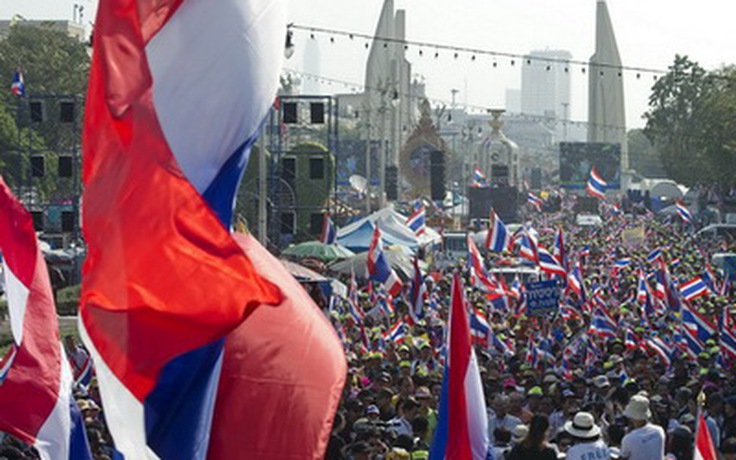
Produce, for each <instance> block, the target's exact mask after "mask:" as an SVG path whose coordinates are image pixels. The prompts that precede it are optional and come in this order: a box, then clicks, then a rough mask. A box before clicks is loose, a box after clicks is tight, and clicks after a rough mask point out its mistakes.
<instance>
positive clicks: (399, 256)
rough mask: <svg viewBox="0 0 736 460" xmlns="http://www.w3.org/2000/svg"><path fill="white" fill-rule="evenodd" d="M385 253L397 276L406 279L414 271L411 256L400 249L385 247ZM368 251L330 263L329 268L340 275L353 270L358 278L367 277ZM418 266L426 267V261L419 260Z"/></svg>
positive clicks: (424, 268)
mask: <svg viewBox="0 0 736 460" xmlns="http://www.w3.org/2000/svg"><path fill="white" fill-rule="evenodd" d="M383 252H384V254H385V255H386V259H387V260H388V263H389V264H390V265H391V267H393V269H394V270H396V273H397V274H398V275H399V277H400V278H401V279H402V280H403V281H406V280H408V279H410V278H411V276H412V274H413V273H414V265H413V262H412V258H411V257H409V256H407V255H406V254H403V253H402V252H401V251H396V250H390V249H386V250H384V251H383ZM367 260H368V252H361V253H360V254H357V255H355V256H353V257H351V258H349V259H345V260H342V261H339V262H333V263H332V264H330V266H329V269H330V270H331V271H333V272H335V273H339V274H341V275H349V274H350V273H351V272H355V276H357V277H359V278H368V263H367ZM419 268H421V269H422V270H426V269H427V263H426V262H423V261H421V260H420V261H419Z"/></svg>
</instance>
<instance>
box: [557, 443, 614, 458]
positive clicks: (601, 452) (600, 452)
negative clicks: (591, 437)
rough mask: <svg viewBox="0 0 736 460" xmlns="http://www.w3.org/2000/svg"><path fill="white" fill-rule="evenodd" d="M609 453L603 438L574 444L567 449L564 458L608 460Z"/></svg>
mask: <svg viewBox="0 0 736 460" xmlns="http://www.w3.org/2000/svg"><path fill="white" fill-rule="evenodd" d="M609 458H611V453H610V451H609V449H608V446H607V445H606V443H605V442H603V440H601V439H598V440H597V441H593V442H583V443H580V444H575V445H574V446H572V447H570V448H569V449H567V454H566V456H565V460H608V459H609Z"/></svg>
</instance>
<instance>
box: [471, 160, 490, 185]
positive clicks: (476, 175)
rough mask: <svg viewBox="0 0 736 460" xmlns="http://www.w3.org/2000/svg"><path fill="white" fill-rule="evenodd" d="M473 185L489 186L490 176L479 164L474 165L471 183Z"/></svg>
mask: <svg viewBox="0 0 736 460" xmlns="http://www.w3.org/2000/svg"><path fill="white" fill-rule="evenodd" d="M471 186H472V187H488V178H487V177H486V175H485V173H484V172H483V171H481V170H480V168H478V166H477V165H476V166H474V167H473V183H472V184H471Z"/></svg>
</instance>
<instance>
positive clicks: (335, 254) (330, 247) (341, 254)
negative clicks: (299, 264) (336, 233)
mask: <svg viewBox="0 0 736 460" xmlns="http://www.w3.org/2000/svg"><path fill="white" fill-rule="evenodd" d="M281 254H282V255H284V256H288V257H290V258H293V259H302V258H305V257H313V258H315V259H319V260H324V261H327V262H331V261H333V260H340V259H347V258H349V257H352V256H354V255H355V253H354V252H353V251H351V250H350V249H347V248H345V247H343V246H340V245H339V244H324V243H322V242H321V241H307V242H304V243H299V244H297V245H294V246H290V247H288V248H286V249H285V250H284V251H283V252H282V253H281Z"/></svg>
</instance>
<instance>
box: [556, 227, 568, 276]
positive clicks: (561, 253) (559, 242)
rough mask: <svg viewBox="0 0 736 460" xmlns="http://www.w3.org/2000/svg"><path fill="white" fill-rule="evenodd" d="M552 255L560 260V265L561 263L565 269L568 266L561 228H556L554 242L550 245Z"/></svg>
mask: <svg viewBox="0 0 736 460" xmlns="http://www.w3.org/2000/svg"><path fill="white" fill-rule="evenodd" d="M552 255H553V256H555V258H556V259H557V260H558V261H559V262H560V265H562V266H563V267H564V268H565V270H567V269H568V268H569V265H568V263H567V249H566V248H565V236H564V234H563V233H562V228H558V229H557V234H556V235H555V243H554V246H553V247H552Z"/></svg>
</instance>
